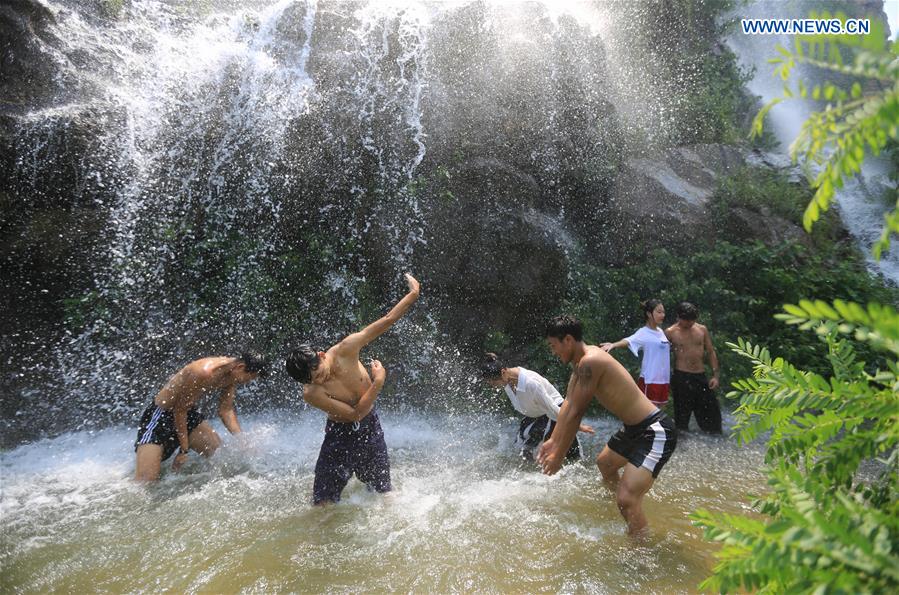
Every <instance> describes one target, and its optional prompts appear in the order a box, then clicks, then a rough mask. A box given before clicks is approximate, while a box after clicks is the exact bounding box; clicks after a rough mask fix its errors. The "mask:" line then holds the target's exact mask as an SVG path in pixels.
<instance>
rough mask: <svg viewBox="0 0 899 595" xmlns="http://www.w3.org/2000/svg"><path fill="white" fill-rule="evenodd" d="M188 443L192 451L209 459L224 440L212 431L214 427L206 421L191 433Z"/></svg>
mask: <svg viewBox="0 0 899 595" xmlns="http://www.w3.org/2000/svg"><path fill="white" fill-rule="evenodd" d="M188 443H189V444H190V448H191V450H194V451H196V452H198V453H200V454H201V455H203V456H206V457H209V456H212V453H214V452H215V451H216V450H218V448H219V447H220V446H221V445H222V439H221V438H219V435H218V434H217V433H216V432H215V430H213V429H212V426H210V425H209V424H208V423H206V422H205V421H204V422H203V423H201V424H200V425H198V426H197V427H196V428H194V430H193V431H192V432H191V433H190V435H189V436H188Z"/></svg>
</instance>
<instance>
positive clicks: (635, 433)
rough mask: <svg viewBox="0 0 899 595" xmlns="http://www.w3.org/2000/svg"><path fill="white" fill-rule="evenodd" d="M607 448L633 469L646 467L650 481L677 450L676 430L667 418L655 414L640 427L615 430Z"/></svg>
mask: <svg viewBox="0 0 899 595" xmlns="http://www.w3.org/2000/svg"><path fill="white" fill-rule="evenodd" d="M607 446H608V447H609V448H610V449H612V450H613V451H615V452H616V453H618V454H620V455H621V456H623V457H624V458H626V459H627V460H628V461H629V462H630V463H632V464H633V465H634V466H635V467H646V469H648V470H649V471H650V472H651V473H652V476H653V477H658V476H659V472H661V470H662V467H664V466H665V463H667V462H668V459H670V458H671V453H673V452H674V448H675V447H676V446H677V429H676V428H675V427H674V424H673V423H672V422H671V420H670V419H669V418H668V416H666V415H665V414H664V413H662V412H661V411H658V410H657V411H656V412H655V413H653V414H651V415H650V416H649V417H647V418H646V419H644V420H643V421H641V422H640V423H638V424H636V425H633V426H627V425H626V426H624V427H623V428H621V429H620V430H618V431H617V432H616V433H615V434H614V435H613V436H612V437H611V438H610V439H609V442H608V444H607Z"/></svg>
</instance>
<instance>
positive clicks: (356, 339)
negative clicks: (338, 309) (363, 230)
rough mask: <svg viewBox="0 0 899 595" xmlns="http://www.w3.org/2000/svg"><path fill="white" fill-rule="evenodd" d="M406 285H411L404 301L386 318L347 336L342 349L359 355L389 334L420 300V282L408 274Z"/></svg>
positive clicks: (342, 342)
mask: <svg viewBox="0 0 899 595" xmlns="http://www.w3.org/2000/svg"><path fill="white" fill-rule="evenodd" d="M406 283H407V284H408V285H409V292H408V293H407V294H406V295H405V296H403V299H401V300H400V301H399V302H397V303H396V305H395V306H394V307H393V308H391V310H390V312H388V313H387V315H386V316H384V317H382V318H379V319H378V320H376V321H374V322H373V323H371V324H369V325H368V326H367V327H365V328H364V329H362V330H361V331H359V332H356V333H353V334H351V335H349V336H347V337H346V338H345V339H344V340H343V341H341V342H340V347H341V349H345V350H348V351H351V352H354V353H358V352H359V351H360V350H361V349H362V348H363V347H365V346H366V345H368V344H369V343H371V342H372V341H374V340H375V339H377V338H378V337H380V336H381V335H383V334H384V333H385V332H387V329H389V328H390V327H391V326H393V325H394V324H395V323H396V321H397V320H399V319H400V318H402V317H403V315H404V314H405V313H406V312H407V311H408V310H409V308H411V307H412V304H414V303H415V300H417V299H418V295H419V293H420V285H419V283H418V281H416V280H415V277H413V276H412V275H410V274H409V273H406Z"/></svg>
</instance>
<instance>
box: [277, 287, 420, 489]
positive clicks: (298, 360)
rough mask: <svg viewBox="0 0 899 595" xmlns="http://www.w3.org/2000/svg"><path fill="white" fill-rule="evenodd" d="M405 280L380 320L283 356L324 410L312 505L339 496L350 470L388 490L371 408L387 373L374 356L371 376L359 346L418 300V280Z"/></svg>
mask: <svg viewBox="0 0 899 595" xmlns="http://www.w3.org/2000/svg"><path fill="white" fill-rule="evenodd" d="M406 282H407V283H408V285H409V293H407V294H406V295H405V297H403V299H401V300H400V301H399V302H398V303H397V304H396V305H395V306H394V307H393V309H392V310H390V312H388V313H387V315H386V316H384V317H383V318H381V319H380V320H376V321H375V322H373V323H371V324H370V325H368V326H367V327H365V328H364V329H362V330H361V331H359V332H357V333H353V334H352V335H349V336H347V337H346V338H344V339H343V340H342V341H340V342H339V343H337V344H336V345H334V346H333V347H331V348H330V349H328V350H327V351H318V352H316V351H315V350H314V349H312V348H311V347H309V346H308V345H302V346H300V347H299V348H298V349H296V350H295V351H293V352H292V353H291V354H290V355H289V356H288V357H287V373H288V374H290V376H291V377H292V378H294V379H295V380H297V381H299V382H302V383H303V399H305V401H306V402H307V403H309V404H310V405H312V406H313V407H317V408H319V409H321V410H322V411H324V412H325V413H327V414H328V422H327V424H326V425H325V439H324V441H323V442H322V447H321V451H319V454H318V461H317V462H316V464H315V482H314V485H313V487H312V501H313V503H314V504H316V505H319V504H327V503H331V502H338V501H340V494H341V493H342V492H343V488H344V487H346V484H347V482H349V480H350V477H352V476H353V473H355V474H356V477H358V478H359V480H360V481H361V482H363V483H364V484H366V485H367V486H368V488H369V489H370V490H374V491H376V492H379V493H385V492H389V491H390V490H391V484H390V459H389V458H388V456H387V444H386V443H385V442H384V432H383V430H382V429H381V422H380V421H379V420H378V414H377V412H376V411H374V406H375V399H377V397H378V393H379V392H380V391H381V388H382V387H383V386H384V378H385V376H386V372H385V371H384V368H383V366H381V362H379V361H377V360H374V361H372V363H371V378H369V375H368V372H366V370H365V367H364V366H363V365H362V362H360V361H359V351H360V350H361V349H362V348H363V347H365V346H366V345H368V344H369V343H371V342H372V341H374V340H375V339H377V338H378V337H380V336H381V335H382V334H384V333H385V332H386V331H387V329H389V328H390V327H391V326H393V325H394V323H396V321H397V320H399V319H400V318H401V317H402V316H403V314H405V313H406V311H407V310H409V308H410V307H411V306H412V304H413V303H415V300H417V299H418V294H419V285H418V281H416V280H415V278H414V277H412V275H409V274H408V273H407V274H406Z"/></svg>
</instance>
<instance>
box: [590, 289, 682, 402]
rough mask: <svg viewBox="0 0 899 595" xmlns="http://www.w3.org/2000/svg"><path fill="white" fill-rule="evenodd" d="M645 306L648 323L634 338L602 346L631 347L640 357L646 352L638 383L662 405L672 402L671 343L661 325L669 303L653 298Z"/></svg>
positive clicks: (607, 348)
mask: <svg viewBox="0 0 899 595" xmlns="http://www.w3.org/2000/svg"><path fill="white" fill-rule="evenodd" d="M641 307H642V309H643V314H644V315H645V316H646V326H643V327H641V328H640V329H639V330H637V332H636V333H634V334H633V335H631V336H630V337H626V338H624V339H621V340H620V341H615V342H614V343H600V344H599V346H600V347H601V348H602V349H603V350H604V351H606V352H609V351H612V350H613V349H615V348H616V347H628V348H629V349H630V350H631V352H632V353H633V354H634V355H636V356H638V357H639V355H640V352H641V351H642V352H643V360H642V361H641V362H640V378H639V379H638V380H637V386H639V387H640V390H642V391H643V394H644V395H646V397H647V398H648V399H649V400H650V401H652V402H653V404H655V405H656V406H657V407H662V406H663V405H665V404H666V403H667V402H668V392H669V389H668V385H669V383H670V382H671V342H670V341H669V339H668V335H667V334H666V333H665V331H664V330H662V329H661V328H660V326H661V324H662V322H664V321H665V306H664V305H663V304H662V302H661V301H659V300H655V299H653V300H646V301H645V302H643V303H642V304H641Z"/></svg>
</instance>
